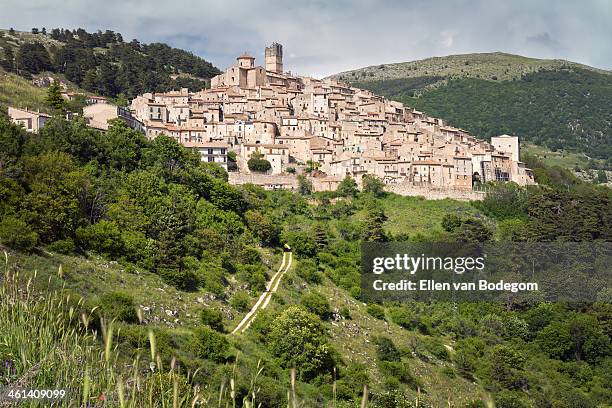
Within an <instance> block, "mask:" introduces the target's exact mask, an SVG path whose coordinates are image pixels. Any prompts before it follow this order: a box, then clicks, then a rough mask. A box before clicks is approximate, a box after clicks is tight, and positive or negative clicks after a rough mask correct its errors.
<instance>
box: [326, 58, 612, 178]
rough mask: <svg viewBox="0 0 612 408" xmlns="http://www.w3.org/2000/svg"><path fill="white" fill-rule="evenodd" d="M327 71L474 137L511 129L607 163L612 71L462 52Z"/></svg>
mask: <svg viewBox="0 0 612 408" xmlns="http://www.w3.org/2000/svg"><path fill="white" fill-rule="evenodd" d="M335 77H337V78H340V79H344V80H348V81H349V82H351V83H352V84H353V85H355V86H358V87H362V88H366V89H370V90H372V91H373V92H376V93H379V94H382V95H384V96H387V97H388V98H390V99H395V100H399V101H402V102H404V103H405V104H407V105H409V106H413V107H415V108H416V109H419V110H423V111H425V112H427V113H428V114H430V115H432V116H437V117H441V118H444V119H446V120H448V121H449V122H450V123H451V124H452V125H454V126H457V127H460V128H464V129H466V130H468V131H470V132H471V133H474V134H475V135H477V136H480V137H484V138H489V137H491V136H493V135H497V134H503V133H508V134H516V135H518V136H520V137H521V138H522V140H524V141H529V142H532V143H536V144H540V145H543V146H546V147H548V148H550V149H552V150H559V149H566V150H571V151H575V152H582V153H586V154H587V155H588V156H590V157H594V158H600V159H604V160H606V161H607V165H608V166H610V164H612V161H611V160H612V159H611V157H612V154H611V153H612V147H611V146H612V76H610V72H609V71H604V70H599V69H595V68H591V67H587V66H584V65H581V64H576V63H572V62H567V61H562V60H538V59H533V58H525V57H520V56H515V55H509V54H503V53H492V54H468V55H453V56H448V57H441V58H430V59H426V60H422V61H414V62H406V63H399V64H387V65H381V66H378V67H367V68H362V69H360V70H355V71H349V72H345V73H341V74H338V75H336V76H335Z"/></svg>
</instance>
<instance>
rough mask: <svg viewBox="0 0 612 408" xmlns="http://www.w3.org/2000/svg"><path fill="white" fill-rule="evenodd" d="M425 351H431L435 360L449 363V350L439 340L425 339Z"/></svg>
mask: <svg viewBox="0 0 612 408" xmlns="http://www.w3.org/2000/svg"><path fill="white" fill-rule="evenodd" d="M423 344H424V346H425V349H426V350H427V351H429V352H430V353H431V354H432V355H433V356H434V357H435V358H437V359H439V360H444V361H447V360H448V359H449V357H450V355H449V354H448V349H447V348H446V346H444V343H442V342H441V341H440V340H439V339H436V338H425V339H424V341H423Z"/></svg>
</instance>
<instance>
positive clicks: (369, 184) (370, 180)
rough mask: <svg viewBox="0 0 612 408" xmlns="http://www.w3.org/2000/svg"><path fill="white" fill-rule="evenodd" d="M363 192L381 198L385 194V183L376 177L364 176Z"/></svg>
mask: <svg viewBox="0 0 612 408" xmlns="http://www.w3.org/2000/svg"><path fill="white" fill-rule="evenodd" d="M363 191H364V192H365V193H370V194H373V195H375V196H376V197H381V196H382V195H383V194H384V193H385V183H383V182H382V180H381V179H379V178H378V177H376V176H373V175H371V174H366V175H365V176H363Z"/></svg>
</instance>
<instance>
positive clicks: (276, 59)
mask: <svg viewBox="0 0 612 408" xmlns="http://www.w3.org/2000/svg"><path fill="white" fill-rule="evenodd" d="M265 56H266V70H267V71H272V72H276V73H278V74H282V73H283V46H282V45H281V44H279V43H276V42H275V43H272V45H270V46H269V47H266V54H265Z"/></svg>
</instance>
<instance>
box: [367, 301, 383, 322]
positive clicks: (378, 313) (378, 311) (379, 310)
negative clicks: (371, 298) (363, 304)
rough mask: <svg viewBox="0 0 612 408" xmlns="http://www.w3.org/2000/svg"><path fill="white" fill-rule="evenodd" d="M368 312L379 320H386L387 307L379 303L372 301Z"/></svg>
mask: <svg viewBox="0 0 612 408" xmlns="http://www.w3.org/2000/svg"><path fill="white" fill-rule="evenodd" d="M367 311H368V314H369V315H370V316H372V317H374V318H376V319H378V320H385V308H384V307H382V306H380V305H377V304H376V303H371V304H369V305H368V308H367Z"/></svg>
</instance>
